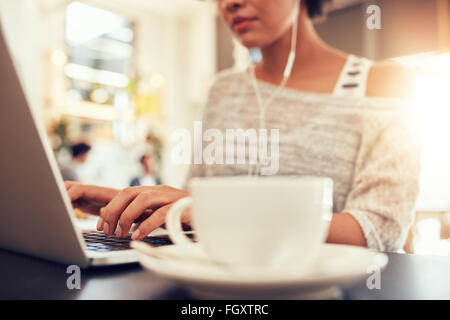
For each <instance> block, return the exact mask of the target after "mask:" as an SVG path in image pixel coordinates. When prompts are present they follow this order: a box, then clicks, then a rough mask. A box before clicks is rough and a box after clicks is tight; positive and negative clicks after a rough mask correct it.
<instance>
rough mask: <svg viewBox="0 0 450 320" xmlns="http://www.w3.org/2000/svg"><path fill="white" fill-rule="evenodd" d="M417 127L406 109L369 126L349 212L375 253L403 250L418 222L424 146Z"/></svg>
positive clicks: (367, 123) (370, 121) (366, 123)
mask: <svg viewBox="0 0 450 320" xmlns="http://www.w3.org/2000/svg"><path fill="white" fill-rule="evenodd" d="M413 123H414V122H413V121H412V117H411V116H410V115H409V114H408V113H407V112H405V110H404V109H402V111H399V112H395V114H391V115H389V116H388V117H383V118H381V119H380V118H377V117H368V118H367V119H366V120H365V121H364V124H363V136H362V140H361V146H360V150H359V153H358V156H357V160H356V165H355V172H354V179H353V184H352V188H351V191H350V193H349V195H348V197H347V200H346V203H345V208H344V210H343V212H346V213H349V214H351V215H352V216H353V217H354V218H355V219H356V220H357V221H358V222H359V224H360V226H361V228H362V231H363V233H364V235H365V237H366V243H367V246H368V247H369V248H371V249H376V250H380V251H398V250H400V249H402V247H403V245H404V243H405V241H406V237H407V235H408V230H409V227H410V226H411V224H412V221H413V219H414V207H415V203H416V199H417V196H418V192H419V173H420V143H419V138H418V135H417V129H415V126H414V125H412V124H413Z"/></svg>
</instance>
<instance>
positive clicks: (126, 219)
mask: <svg viewBox="0 0 450 320" xmlns="http://www.w3.org/2000/svg"><path fill="white" fill-rule="evenodd" d="M188 195H189V194H188V192H187V191H184V190H180V189H175V188H172V187H169V186H164V185H162V186H154V187H130V188H126V189H123V190H122V191H120V192H118V193H117V194H116V195H114V197H113V198H112V200H111V201H109V203H108V204H107V205H106V206H105V207H103V208H102V209H101V210H100V219H99V222H98V224H97V229H98V230H99V231H102V230H103V232H104V233H105V234H106V235H112V234H113V233H114V232H115V233H116V236H117V237H118V238H125V237H126V236H127V235H128V233H129V231H130V228H131V226H132V224H133V223H134V222H137V221H140V220H143V221H142V222H141V224H140V225H139V227H138V228H137V229H136V230H135V231H134V232H133V234H132V236H131V238H132V239H133V240H140V239H142V238H144V237H145V236H147V235H148V234H149V233H150V232H152V231H153V230H154V229H156V228H158V227H160V226H161V225H163V224H164V222H165V219H166V214H167V211H169V209H170V207H171V205H172V204H173V203H174V202H176V201H177V200H178V199H181V198H184V197H187V196H188ZM146 213H147V215H146ZM149 213H150V215H149V216H148V214H149ZM143 217H144V218H143ZM182 222H183V223H186V224H190V218H189V215H188V214H184V215H183V219H182Z"/></svg>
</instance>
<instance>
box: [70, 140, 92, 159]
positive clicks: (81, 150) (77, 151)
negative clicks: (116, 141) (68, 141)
mask: <svg viewBox="0 0 450 320" xmlns="http://www.w3.org/2000/svg"><path fill="white" fill-rule="evenodd" d="M89 150H91V146H90V145H88V144H87V143H84V142H81V143H77V144H74V145H72V146H71V147H70V151H71V152H72V157H74V158H76V157H78V156H80V155H82V154H85V153H87V152H89Z"/></svg>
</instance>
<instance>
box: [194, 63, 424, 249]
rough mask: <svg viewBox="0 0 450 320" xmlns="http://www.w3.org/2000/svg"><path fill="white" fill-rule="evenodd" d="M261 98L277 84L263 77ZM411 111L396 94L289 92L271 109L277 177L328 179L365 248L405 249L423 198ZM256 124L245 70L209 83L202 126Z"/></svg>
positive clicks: (221, 168)
mask: <svg viewBox="0 0 450 320" xmlns="http://www.w3.org/2000/svg"><path fill="white" fill-rule="evenodd" d="M258 84H259V87H260V89H261V92H262V95H263V98H265V99H267V98H268V96H269V95H270V94H271V92H273V90H275V88H276V86H274V85H271V84H269V83H265V82H262V81H259V82H258ZM411 110H412V108H411V107H409V106H408V105H407V104H406V103H404V102H402V101H400V100H398V99H388V98H364V97H359V98H358V97H342V96H336V95H331V94H317V93H308V92H302V91H297V90H293V89H284V90H283V91H282V92H281V93H280V94H279V95H278V97H277V98H276V99H275V100H274V101H273V102H272V103H271V105H270V106H269V107H268V110H267V113H266V126H267V129H268V130H270V129H271V128H276V129H279V153H280V157H279V170H278V175H300V176H303V175H308V176H311V175H313V176H323V177H330V178H332V179H333V182H334V196H333V202H334V204H333V209H334V212H336V213H340V212H346V213H349V214H351V215H352V216H354V217H355V218H356V220H357V221H358V222H359V224H360V226H361V228H362V230H363V232H364V235H365V237H366V241H367V246H368V247H369V248H372V249H376V250H381V251H397V250H400V249H401V248H402V247H403V245H404V242H405V240H406V237H407V233H408V229H409V227H410V225H411V223H412V221H413V217H414V206H415V201H416V198H417V195H418V180H419V171H420V146H419V139H418V138H417V136H416V132H415V130H414V126H413V125H412V124H413V121H412V117H411V115H412V112H411ZM208 128H217V129H219V130H221V131H223V132H224V136H225V130H226V129H233V128H243V129H249V128H258V105H257V102H256V97H255V93H254V90H253V88H252V86H251V82H250V80H249V75H248V73H247V72H230V71H228V72H224V73H222V74H221V75H219V76H218V77H217V79H216V81H215V82H214V84H213V86H212V87H211V90H210V94H209V98H208V102H207V104H206V107H205V110H204V114H203V130H206V129H208ZM247 172H248V165H226V164H212V165H208V164H201V165H192V167H191V170H190V174H189V176H188V179H189V178H190V177H204V176H231V175H246V174H247Z"/></svg>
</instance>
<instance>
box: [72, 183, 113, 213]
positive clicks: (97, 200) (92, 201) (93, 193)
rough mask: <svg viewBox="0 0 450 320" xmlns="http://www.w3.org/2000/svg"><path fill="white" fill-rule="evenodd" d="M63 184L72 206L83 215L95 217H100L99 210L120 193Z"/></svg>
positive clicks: (96, 187)
mask: <svg viewBox="0 0 450 320" xmlns="http://www.w3.org/2000/svg"><path fill="white" fill-rule="evenodd" d="M64 184H65V185H66V190H67V193H68V195H69V198H70V201H71V202H72V206H73V207H74V208H75V209H80V210H81V211H83V212H85V213H90V214H95V215H100V209H101V208H103V207H105V206H106V205H107V204H108V203H109V202H110V201H111V200H112V198H114V197H115V196H116V195H117V194H118V193H119V191H120V190H117V189H112V188H105V187H99V186H93V185H87V184H81V183H79V182H73V181H66V182H64Z"/></svg>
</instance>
